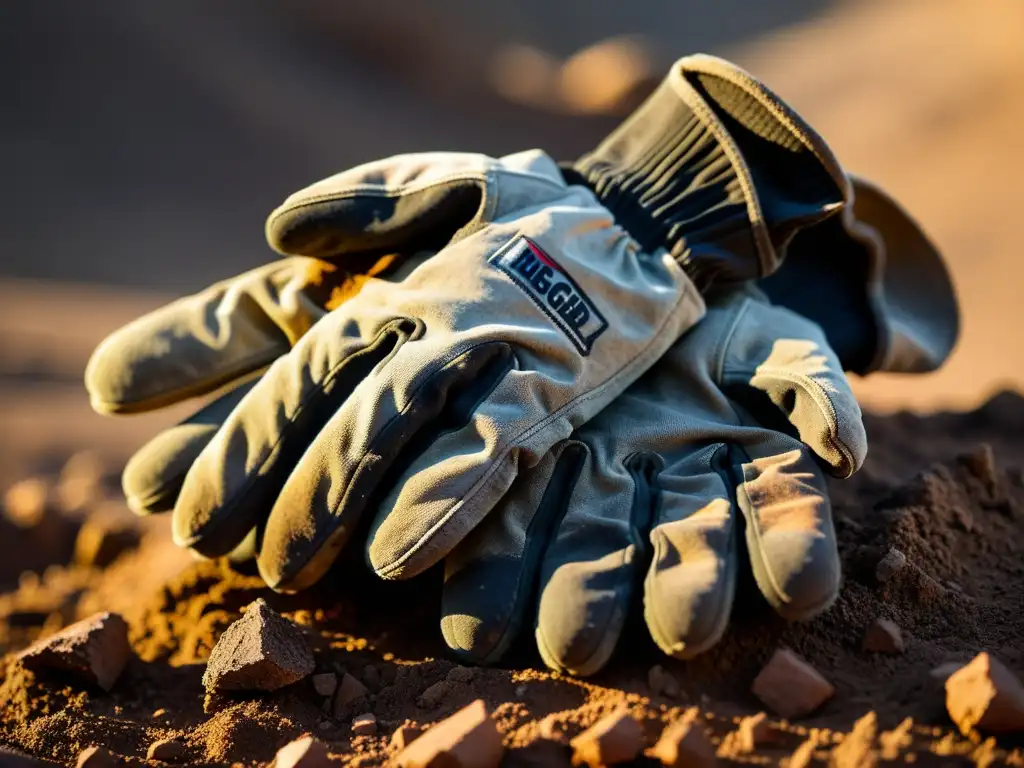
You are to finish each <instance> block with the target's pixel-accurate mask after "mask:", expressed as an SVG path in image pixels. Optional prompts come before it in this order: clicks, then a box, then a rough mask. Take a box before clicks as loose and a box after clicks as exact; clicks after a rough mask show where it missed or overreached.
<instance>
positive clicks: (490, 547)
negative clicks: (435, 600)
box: [441, 441, 588, 664]
mask: <svg viewBox="0 0 1024 768" xmlns="http://www.w3.org/2000/svg"><path fill="white" fill-rule="evenodd" d="M587 455H588V452H587V449H586V447H585V446H584V445H583V444H582V443H578V442H576V441H565V442H563V443H561V444H560V445H559V446H556V447H555V448H554V449H552V451H551V452H550V453H548V454H547V455H546V456H545V457H544V458H543V459H542V460H541V462H540V463H539V464H538V465H537V466H535V467H531V468H530V469H529V470H527V471H526V472H524V473H523V474H521V475H520V476H519V477H517V478H516V482H515V483H514V484H513V486H512V488H511V490H510V491H509V492H508V494H506V496H505V498H503V499H502V501H501V504H500V505H499V507H498V508H497V509H495V510H494V511H493V512H492V513H491V514H490V515H488V516H487V517H486V518H484V521H483V522H482V523H481V524H480V525H478V526H477V527H476V528H474V529H473V531H472V532H471V533H470V534H469V536H467V537H466V538H465V539H464V540H463V541H462V543H461V544H459V545H458V546H457V547H456V548H455V549H454V550H453V551H452V553H451V554H450V555H449V556H448V557H447V558H445V561H444V566H445V582H444V590H443V592H442V594H441V634H442V636H443V637H444V640H445V642H446V643H447V644H448V647H449V648H451V650H452V651H453V652H454V653H455V655H456V656H459V657H461V658H462V659H464V660H465V661H467V662H468V663H472V664H489V663H494V662H497V661H499V660H500V659H501V658H502V656H503V655H504V654H505V653H506V652H507V651H508V649H509V647H510V646H511V645H512V643H513V642H514V641H515V640H516V639H517V638H518V637H519V636H520V633H521V631H522V628H523V624H524V623H525V621H526V620H527V619H528V618H529V617H531V616H532V614H533V611H534V600H535V596H536V587H537V576H538V575H539V573H540V563H541V559H542V557H543V556H544V550H545V548H546V547H547V544H548V542H549V541H550V540H551V538H552V534H553V532H554V527H555V526H556V525H557V524H558V522H559V521H560V520H561V519H562V516H563V515H564V514H565V510H566V506H567V504H568V503H569V500H570V498H571V497H572V494H573V489H574V488H575V485H576V482H577V480H578V479H579V477H580V473H581V471H583V469H584V465H585V463H586V459H587Z"/></svg>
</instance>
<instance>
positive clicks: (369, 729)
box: [352, 712, 377, 736]
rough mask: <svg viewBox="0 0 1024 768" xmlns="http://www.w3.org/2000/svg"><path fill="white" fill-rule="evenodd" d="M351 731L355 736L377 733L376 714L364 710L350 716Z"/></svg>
mask: <svg viewBox="0 0 1024 768" xmlns="http://www.w3.org/2000/svg"><path fill="white" fill-rule="evenodd" d="M352 733H354V734H355V735H356V736H375V735H376V734H377V716H376V715H375V714H373V713H372V712H364V713H363V714H361V715H356V716H355V717H354V718H352Z"/></svg>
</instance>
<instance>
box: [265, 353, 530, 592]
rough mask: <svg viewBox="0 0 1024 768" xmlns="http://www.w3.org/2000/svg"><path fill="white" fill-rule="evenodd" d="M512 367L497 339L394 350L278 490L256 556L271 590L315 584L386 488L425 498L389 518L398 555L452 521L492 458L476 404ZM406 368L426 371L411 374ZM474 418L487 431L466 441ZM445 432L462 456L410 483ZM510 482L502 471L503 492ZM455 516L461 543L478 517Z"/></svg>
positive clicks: (491, 437) (451, 456)
mask: <svg viewBox="0 0 1024 768" xmlns="http://www.w3.org/2000/svg"><path fill="white" fill-rule="evenodd" d="M513 365H514V358H513V355H512V350H511V347H510V346H509V345H507V344H505V343H501V342H495V343H482V344H478V345H475V346H473V347H471V348H469V349H468V350H466V351H464V352H462V353H460V354H454V355H453V354H452V352H451V350H450V349H449V348H448V347H446V346H445V340H444V339H441V340H440V341H436V340H435V343H431V342H430V340H429V339H428V338H423V339H419V340H417V341H416V342H414V343H410V344H408V345H406V346H404V347H403V348H402V349H400V350H398V352H397V353H396V354H395V355H394V357H393V358H391V359H389V360H388V361H387V363H386V364H385V365H383V366H381V367H380V369H379V370H378V371H376V372H375V373H374V375H373V377H372V378H370V379H367V380H366V381H364V382H363V383H362V384H360V385H359V386H358V387H357V388H356V389H355V391H354V392H353V394H352V396H351V397H350V398H349V399H348V400H347V401H346V402H345V403H344V405H343V406H342V407H340V408H339V409H338V410H337V412H336V413H335V414H334V415H333V416H332V418H331V419H330V420H329V422H328V423H326V424H325V425H324V427H323V429H321V430H320V431H319V434H317V435H316V436H315V439H313V440H312V441H311V443H310V445H309V449H308V450H307V451H306V453H305V455H304V456H302V458H301V460H300V461H298V463H297V465H296V466H295V469H294V471H293V472H292V473H291V476H290V477H289V478H288V480H287V483H286V484H285V485H284V487H283V488H282V489H281V492H280V495H279V497H278V499H277V502H276V504H275V505H274V508H273V511H272V512H271V515H270V518H269V520H268V521H267V527H266V531H265V532H264V538H263V544H262V546H261V549H260V557H259V566H260V572H261V574H262V575H263V578H264V580H265V581H266V582H267V583H268V584H269V585H270V586H271V587H272V588H274V589H280V590H289V591H291V590H299V589H304V588H306V587H308V586H310V585H312V584H313V583H314V582H316V581H317V580H318V579H319V578H320V577H321V576H322V575H323V574H324V573H325V572H326V570H327V569H328V568H329V567H330V565H331V563H332V562H333V561H334V559H335V558H336V557H337V554H338V552H340V550H341V548H342V547H343V546H344V544H345V542H346V541H347V540H348V539H349V538H350V537H351V535H352V532H353V531H354V530H355V528H356V526H357V525H358V523H359V521H360V520H361V519H362V518H363V515H364V513H365V512H366V511H367V509H370V510H375V509H376V508H377V507H378V505H379V504H380V502H381V496H382V495H383V494H384V493H386V492H387V491H388V490H389V489H392V488H398V489H402V490H403V492H404V491H406V490H408V486H409V485H410V484H411V483H415V485H414V489H415V491H418V492H422V493H423V496H422V497H421V501H422V504H421V505H420V506H418V507H412V506H407V507H405V508H402V509H400V511H398V512H396V514H394V515H393V517H391V519H390V520H389V522H390V523H392V524H395V525H394V527H393V529H392V530H394V529H397V530H395V533H394V538H393V540H394V541H396V542H397V544H396V547H397V550H396V551H398V552H400V553H406V552H410V551H412V550H414V549H415V547H416V544H415V542H416V541H417V540H418V539H419V538H421V536H422V535H423V534H422V533H421V532H422V531H424V530H425V531H427V532H428V533H427V535H426V538H427V539H429V538H430V531H432V530H434V529H436V528H438V527H440V526H441V524H442V523H443V522H444V521H445V520H446V519H450V517H451V514H450V511H451V510H452V508H453V507H456V506H457V504H458V501H459V499H461V498H462V495H464V493H465V491H464V490H463V488H464V487H465V488H467V489H468V488H469V487H471V486H472V484H473V483H474V482H475V481H477V480H478V479H479V476H480V473H481V472H480V468H481V467H486V466H487V464H488V463H489V462H488V457H489V456H491V455H494V454H495V453H497V452H498V450H497V448H496V447H495V445H494V443H495V441H496V439H497V434H496V430H495V429H494V428H493V424H494V423H495V421H496V420H495V419H494V417H493V415H491V416H486V415H484V414H482V413H481V412H480V408H481V405H480V403H481V400H482V399H483V398H486V397H487V396H488V394H490V393H491V392H492V391H493V390H494V388H495V386H496V385H497V384H498V383H499V382H500V381H501V380H502V379H503V378H504V377H505V375H506V374H507V373H508V372H509V370H511V368H512V366H513ZM410 371H416V372H419V371H429V373H428V374H425V375H422V376H410V375H409V372H410ZM481 421H486V422H487V423H488V424H489V425H490V427H491V428H490V429H489V430H488V431H487V433H486V435H484V434H481V433H480V432H476V436H475V438H474V437H471V436H470V433H473V432H474V431H476V430H480V429H481V427H480V422H481ZM467 424H468V426H467ZM450 434H457V435H461V436H462V451H461V452H458V453H452V452H446V453H445V454H444V455H445V456H447V457H448V458H447V459H446V460H445V461H443V462H441V464H439V465H438V466H436V467H431V469H433V470H435V472H434V474H433V475H432V477H430V478H428V479H427V480H426V481H424V482H415V481H416V480H418V478H417V477H416V473H415V472H414V473H412V478H411V479H403V477H405V476H406V473H407V470H408V467H409V466H410V465H413V464H414V463H415V462H418V461H421V460H422V459H423V456H424V455H425V452H427V453H429V451H428V450H427V449H430V448H432V447H433V445H432V444H435V443H436V442H443V441H444V440H445V438H446V437H447V436H448V435H450ZM439 435H441V436H442V437H441V438H440V439H438V436H439ZM467 446H468V449H467ZM453 464H455V465H457V466H456V467H455V468H453V467H452V465H453ZM421 474H423V473H421ZM511 481H512V475H511V474H507V475H506V477H505V486H504V487H503V488H502V492H504V490H505V489H507V487H508V484H510V483H511ZM457 517H458V518H459V522H460V523H462V524H464V525H465V528H463V529H462V530H461V531H460V532H459V535H458V537H457V540H459V539H461V538H462V537H463V536H464V535H465V533H468V531H469V530H470V529H471V528H472V526H473V525H475V523H476V522H477V521H478V520H479V518H477V519H475V520H473V521H472V523H468V521H467V520H466V518H465V517H464V516H463V513H462V511H461V510H460V513H459V515H458V516H457ZM371 538H372V537H371ZM457 540H456V541H457ZM456 541H451V543H450V545H449V546H448V547H447V548H446V549H444V550H443V551H441V552H440V554H438V555H437V558H436V559H435V560H433V561H432V562H431V563H430V564H433V563H436V562H438V561H439V560H440V559H441V557H443V556H444V555H445V554H447V553H448V551H450V549H451V547H452V546H454V544H455V543H456ZM378 572H380V571H379V570H378ZM417 572H418V571H417Z"/></svg>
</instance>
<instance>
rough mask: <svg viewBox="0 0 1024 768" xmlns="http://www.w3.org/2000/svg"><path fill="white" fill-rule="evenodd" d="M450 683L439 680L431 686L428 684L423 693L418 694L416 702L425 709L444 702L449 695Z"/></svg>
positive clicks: (450, 690)
mask: <svg viewBox="0 0 1024 768" xmlns="http://www.w3.org/2000/svg"><path fill="white" fill-rule="evenodd" d="M451 692H452V684H451V683H450V682H448V681H447V680H439V681H438V682H436V683H434V684H433V685H431V686H428V687H427V689H426V690H425V691H423V693H421V694H420V698H419V700H418V701H417V703H418V704H419V705H420V706H421V707H424V708H426V709H433V708H434V707H436V706H438V705H439V704H442V703H444V700H445V699H446V698H448V696H449V695H451Z"/></svg>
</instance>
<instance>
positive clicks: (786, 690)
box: [751, 648, 836, 718]
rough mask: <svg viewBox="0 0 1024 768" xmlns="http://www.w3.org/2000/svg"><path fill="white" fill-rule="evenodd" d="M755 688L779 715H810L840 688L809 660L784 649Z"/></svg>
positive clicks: (762, 674)
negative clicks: (835, 686) (809, 662)
mask: <svg viewBox="0 0 1024 768" xmlns="http://www.w3.org/2000/svg"><path fill="white" fill-rule="evenodd" d="M751 691H752V692H753V694H754V695H755V696H757V698H759V699H760V700H761V701H763V702H764V703H765V704H766V705H767V706H768V707H769V708H770V709H771V710H772V711H773V712H775V713H776V714H777V715H780V716H782V717H785V718H793V717H802V716H804V715H809V714H810V713H811V712H813V711H814V710H816V709H817V708H818V707H820V706H821V705H822V704H824V703H825V702H826V701H828V700H829V699H830V698H832V696H833V695H834V694H835V692H836V689H835V688H834V687H833V686H832V684H831V683H830V682H829V681H828V680H826V679H825V678H824V677H822V676H821V675H820V674H819V673H818V671H817V670H816V669H815V668H814V667H812V666H811V665H810V664H808V663H807V662H806V661H804V660H803V659H801V658H800V657H799V656H797V655H796V654H795V653H793V652H792V651H790V650H785V649H781V648H780V649H779V650H777V651H775V654H774V655H773V656H772V658H771V659H770V660H769V661H768V663H767V664H766V665H765V666H764V668H763V669H762V670H761V672H760V673H759V674H758V676H757V677H756V678H755V679H754V683H753V685H752V686H751Z"/></svg>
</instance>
